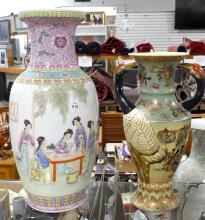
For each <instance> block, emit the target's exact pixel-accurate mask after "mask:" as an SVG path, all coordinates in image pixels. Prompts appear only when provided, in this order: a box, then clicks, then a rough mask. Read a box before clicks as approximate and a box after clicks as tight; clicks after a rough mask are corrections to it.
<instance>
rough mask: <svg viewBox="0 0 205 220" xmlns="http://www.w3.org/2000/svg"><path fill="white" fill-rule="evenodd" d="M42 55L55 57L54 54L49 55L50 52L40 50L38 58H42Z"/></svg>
mask: <svg viewBox="0 0 205 220" xmlns="http://www.w3.org/2000/svg"><path fill="white" fill-rule="evenodd" d="M43 55H46V56H49V57H52V56H54V55H55V53H50V52H47V51H45V50H40V51H39V52H38V57H42V56H43Z"/></svg>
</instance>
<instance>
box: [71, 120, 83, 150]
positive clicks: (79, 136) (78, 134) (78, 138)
mask: <svg viewBox="0 0 205 220" xmlns="http://www.w3.org/2000/svg"><path fill="white" fill-rule="evenodd" d="M72 123H73V125H74V126H75V127H76V128H77V129H76V131H75V137H74V142H75V144H76V149H77V150H78V151H81V152H83V151H84V149H85V147H86V144H87V135H86V131H85V128H84V127H83V125H82V123H81V119H80V117H79V116H77V117H75V118H74V119H73V121H72Z"/></svg>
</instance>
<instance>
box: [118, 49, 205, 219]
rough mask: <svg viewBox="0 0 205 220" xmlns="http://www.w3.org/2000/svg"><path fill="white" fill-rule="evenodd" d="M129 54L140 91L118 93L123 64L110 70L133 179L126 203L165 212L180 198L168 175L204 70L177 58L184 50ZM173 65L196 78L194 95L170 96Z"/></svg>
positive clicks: (182, 142) (178, 154)
mask: <svg viewBox="0 0 205 220" xmlns="http://www.w3.org/2000/svg"><path fill="white" fill-rule="evenodd" d="M130 55H131V56H133V58H134V59H135V61H136V63H137V65H138V71H139V73H140V74H141V78H142V81H143V83H142V86H141V88H140V97H139V98H138V100H137V102H136V103H135V105H133V104H131V103H130V102H129V101H128V100H127V98H126V97H125V96H124V94H123V87H122V82H123V77H124V76H125V74H126V72H127V68H123V67H121V68H122V69H121V70H120V72H119V73H118V75H117V76H116V91H117V98H118V102H119V104H120V105H121V107H122V110H123V111H124V113H125V114H124V116H123V125H124V131H125V137H126V140H127V143H128V146H129V149H130V152H131V155H132V159H133V161H134V163H135V165H136V171H137V173H138V182H139V185H138V188H137V190H136V192H135V193H134V194H133V196H132V203H133V204H134V205H135V206H136V207H138V208H139V209H141V210H143V211H145V213H149V212H166V211H168V210H172V209H175V208H176V207H177V206H178V205H179V203H180V200H179V198H178V197H177V196H176V195H175V194H174V193H173V192H172V177H173V174H174V172H175V170H176V168H177V166H178V164H179V161H180V159H181V157H182V155H183V148H184V146H185V144H186V141H187V138H188V135H189V132H190V125H191V114H190V113H189V112H188V111H189V110H191V109H192V108H193V107H194V106H195V105H196V104H197V103H198V102H199V101H200V99H201V97H202V96H203V94H204V85H205V81H204V79H205V73H204V71H203V70H202V68H201V67H200V66H199V65H198V64H179V63H180V61H181V60H183V58H185V57H186V56H187V55H188V53H174V52H152V53H133V54H130ZM135 65H136V64H135ZM177 65H179V66H180V67H181V68H185V69H186V70H187V71H188V72H189V73H190V74H191V75H192V76H193V77H194V78H195V79H196V82H197V92H196V94H195V96H194V97H193V98H191V99H189V100H186V101H184V102H183V103H181V104H182V105H181V104H180V103H178V102H177V100H176V97H175V88H174V74H175V69H176V67H177ZM152 219H153V218H152Z"/></svg>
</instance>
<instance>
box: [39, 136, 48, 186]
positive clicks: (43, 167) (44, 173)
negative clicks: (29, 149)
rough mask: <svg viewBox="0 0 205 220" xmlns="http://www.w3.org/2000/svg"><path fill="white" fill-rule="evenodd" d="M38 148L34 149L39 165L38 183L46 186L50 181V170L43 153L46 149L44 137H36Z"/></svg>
mask: <svg viewBox="0 0 205 220" xmlns="http://www.w3.org/2000/svg"><path fill="white" fill-rule="evenodd" d="M37 141H38V148H37V149H36V157H37V158H38V160H39V163H40V181H41V182H43V183H45V184H48V183H50V181H51V170H50V164H49V160H48V158H47V157H46V155H45V153H44V149H45V148H46V139H45V137H38V138H37Z"/></svg>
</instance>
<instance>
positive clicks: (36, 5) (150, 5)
mask: <svg viewBox="0 0 205 220" xmlns="http://www.w3.org/2000/svg"><path fill="white" fill-rule="evenodd" d="M1 1H3V0H1ZM125 4H127V9H128V11H135V12H137V11H140V12H148V11H174V9H175V0H126V1H125V0H91V2H90V3H74V0H5V1H4V2H3V4H1V7H0V16H6V15H9V14H10V13H11V12H14V13H18V12H19V11H21V10H25V9H44V8H54V7H59V6H117V8H118V11H124V5H125Z"/></svg>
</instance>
